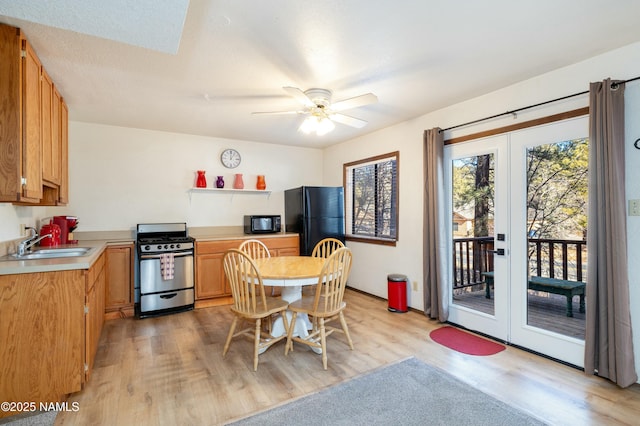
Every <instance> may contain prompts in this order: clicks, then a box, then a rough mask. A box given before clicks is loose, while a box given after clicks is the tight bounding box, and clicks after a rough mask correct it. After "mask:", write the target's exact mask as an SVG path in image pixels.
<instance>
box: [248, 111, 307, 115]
mask: <svg viewBox="0 0 640 426" xmlns="http://www.w3.org/2000/svg"><path fill="white" fill-rule="evenodd" d="M251 114H252V115H284V114H306V111H260V112H252V113H251Z"/></svg>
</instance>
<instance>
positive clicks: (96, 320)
mask: <svg viewBox="0 0 640 426" xmlns="http://www.w3.org/2000/svg"><path fill="white" fill-rule="evenodd" d="M105 259H106V254H105V253H102V254H101V255H100V257H99V258H98V260H97V261H96V262H95V263H94V264H93V265H92V266H91V268H90V269H89V270H88V271H87V274H86V284H85V286H86V301H85V313H86V315H85V345H86V347H85V354H86V358H85V366H84V368H85V381H88V380H89V376H90V375H91V370H93V361H94V360H95V357H96V352H97V351H98V343H100V333H101V332H102V326H103V325H104V308H105V283H106V279H105Z"/></svg>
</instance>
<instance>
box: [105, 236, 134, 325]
mask: <svg viewBox="0 0 640 426" xmlns="http://www.w3.org/2000/svg"><path fill="white" fill-rule="evenodd" d="M134 250H135V245H134V243H133V242H131V243H126V244H114V245H108V246H107V249H106V265H105V270H106V280H107V283H106V294H105V296H106V301H105V315H106V318H107V319H111V318H123V317H131V316H133V315H134V312H135V311H134V295H133V271H134V266H133V262H134V257H135V252H134Z"/></svg>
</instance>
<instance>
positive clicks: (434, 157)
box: [422, 128, 449, 322]
mask: <svg viewBox="0 0 640 426" xmlns="http://www.w3.org/2000/svg"><path fill="white" fill-rule="evenodd" d="M443 152H444V135H443V133H442V132H441V131H440V129H439V128H434V129H431V130H425V131H424V214H423V216H424V227H423V228H424V236H423V241H424V243H423V244H424V247H423V256H422V258H423V272H424V273H423V275H424V290H423V292H424V313H425V315H427V316H428V317H429V318H434V319H437V320H439V321H441V322H445V321H446V320H447V319H448V318H449V302H448V301H449V296H448V286H447V285H446V279H447V276H448V274H447V273H446V271H447V270H446V268H447V264H448V262H447V261H446V259H447V241H448V239H447V233H446V229H447V226H446V218H445V217H444V212H446V211H447V209H445V203H444V170H443V155H444V154H443Z"/></svg>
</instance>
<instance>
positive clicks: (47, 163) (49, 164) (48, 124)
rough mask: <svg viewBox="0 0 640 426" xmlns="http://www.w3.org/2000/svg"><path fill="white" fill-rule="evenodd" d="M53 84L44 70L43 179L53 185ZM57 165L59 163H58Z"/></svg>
mask: <svg viewBox="0 0 640 426" xmlns="http://www.w3.org/2000/svg"><path fill="white" fill-rule="evenodd" d="M52 112H53V83H52V82H51V78H50V77H49V74H47V72H46V71H45V70H44V68H42V70H41V74H40V117H41V133H40V134H41V138H42V179H43V180H46V181H48V182H52V183H53V179H54V170H53V167H54V166H53V155H54V154H53V137H52V136H53V134H52V131H53V127H52V125H53V116H52ZM56 151H57V149H56ZM56 164H57V162H56Z"/></svg>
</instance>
